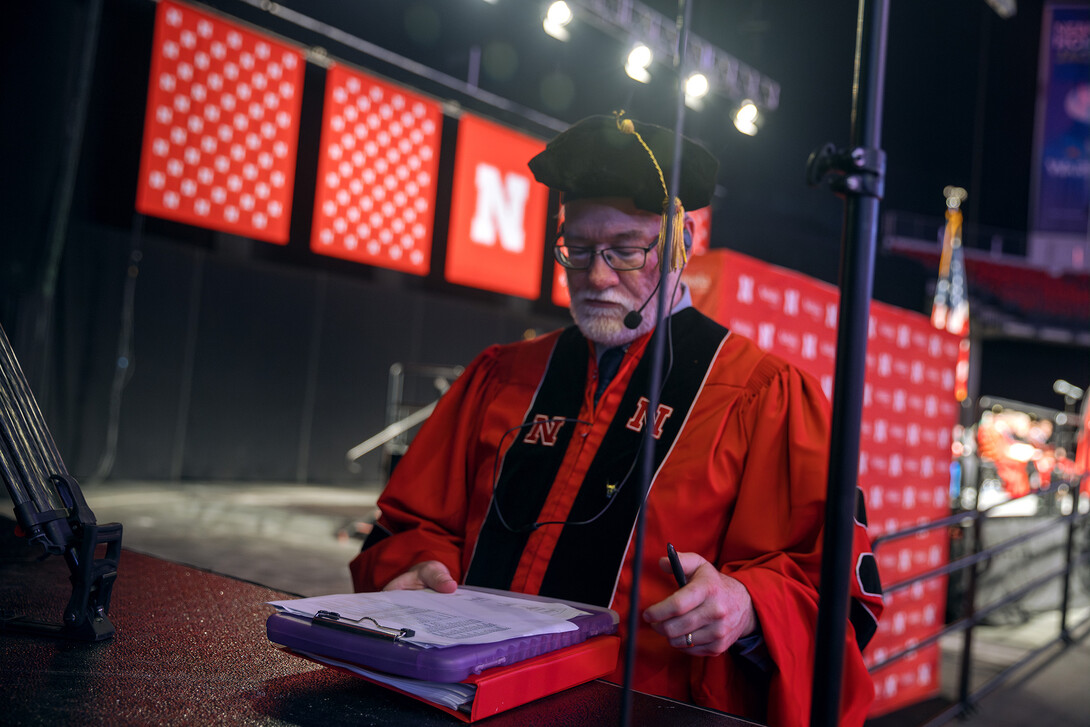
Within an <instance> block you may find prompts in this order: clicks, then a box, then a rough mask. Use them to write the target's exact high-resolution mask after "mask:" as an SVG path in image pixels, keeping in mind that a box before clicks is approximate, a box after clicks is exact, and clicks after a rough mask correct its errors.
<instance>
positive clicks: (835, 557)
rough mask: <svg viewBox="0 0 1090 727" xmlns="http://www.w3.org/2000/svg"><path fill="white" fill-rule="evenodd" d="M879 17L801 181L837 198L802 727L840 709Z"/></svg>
mask: <svg viewBox="0 0 1090 727" xmlns="http://www.w3.org/2000/svg"><path fill="white" fill-rule="evenodd" d="M888 14H889V0H878V2H868V1H867V0H860V1H859V20H858V23H857V34H856V56H855V83H854V88H855V92H854V99H853V104H852V141H851V149H850V150H849V151H841V150H837V149H836V148H835V147H833V146H832V145H826V146H825V147H823V148H822V149H820V150H818V151H817V152H815V153H814V154H812V155H811V156H810V160H809V162H808V165H807V175H806V176H807V180H808V181H809V182H810V184H812V185H815V184H818V183H819V182H823V181H824V182H827V183H828V184H829V186H830V187H831V188H832V189H833V191H835V192H837V193H838V194H841V195H843V196H844V197H845V199H846V203H845V210H844V236H843V244H842V250H841V259H840V316H839V320H838V324H837V348H836V375H835V379H834V383H833V397H832V398H833V401H832V404H833V418H832V438H831V442H830V445H829V479H828V498H827V500H826V505H825V522H826V527H825V536H824V549H823V551H822V559H821V600H820V602H819V605H818V622H817V643H816V653H815V658H814V680H813V702H812V704H811V708H810V725H811V727H818V726H819V725H829V726H830V727H832V726H834V725H836V724H838V722H839V714H840V692H841V682H842V679H843V673H842V672H843V670H844V643H845V635H846V632H847V620H848V600H849V596H848V594H849V586H850V578H851V575H852V563H851V554H852V528H853V527H854V524H853V513H854V512H855V498H856V487H857V482H858V479H859V438H860V430H861V422H860V420H861V417H862V412H863V377H864V373H865V371H866V352H867V325H868V319H869V317H870V300H871V292H872V288H873V283H874V249H875V240H876V238H877V235H878V202H879V199H880V198H881V196H882V194H883V189H884V174H885V154H884V152H882V150H881V149H880V148H879V146H880V144H881V127H882V89H883V81H884V77H885V65H886V18H887V16H888Z"/></svg>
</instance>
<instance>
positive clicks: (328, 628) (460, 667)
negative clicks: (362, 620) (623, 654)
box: [265, 586, 618, 682]
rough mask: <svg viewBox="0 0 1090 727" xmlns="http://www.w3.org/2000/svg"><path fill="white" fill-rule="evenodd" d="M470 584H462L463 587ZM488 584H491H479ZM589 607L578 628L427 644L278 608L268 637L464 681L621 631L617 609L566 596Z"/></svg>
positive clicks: (411, 673)
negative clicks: (487, 641)
mask: <svg viewBox="0 0 1090 727" xmlns="http://www.w3.org/2000/svg"><path fill="white" fill-rule="evenodd" d="M464 587H465V586H463V588H464ZM479 590H489V589H484V588H482V589H479ZM503 595H506V596H512V597H516V598H528V599H531V600H541V601H556V600H558V599H549V598H540V597H538V596H529V595H525V594H521V593H508V592H503ZM564 603H567V604H569V605H571V606H574V607H575V608H578V609H580V610H582V611H587V612H588V615H586V616H576V617H575V618H573V619H571V622H572V623H574V624H576V625H577V626H578V629H575V630H572V631H565V632H563V633H559V634H542V635H539V636H526V637H521V638H515V639H507V640H506V641H496V642H493V643H490V644H464V645H460V646H443V647H433V648H425V647H421V646H416V645H415V644H409V643H405V642H403V641H395V640H390V639H386V638H380V637H377V636H372V635H369V634H367V633H363V632H360V631H358V630H355V629H351V628H349V629H345V628H338V627H336V625H335V624H331V623H329V622H328V621H323V620H320V619H310V618H306V617H303V616H295V615H292V614H288V613H284V612H277V613H274V614H273V615H271V616H269V619H268V621H267V622H266V623H265V629H266V633H267V634H268V637H269V640H270V641H272V642H274V643H276V644H280V645H282V646H286V647H288V648H289V649H292V650H294V651H301V652H307V653H311V654H316V655H318V656H326V657H329V658H332V659H339V660H341V661H346V662H349V663H351V664H357V665H359V666H362V667H364V668H366V669H374V670H375V671H381V672H386V673H387V674H396V675H398V676H405V677H412V678H414V679H425V680H427V681H432V682H460V681H462V680H463V679H465V678H467V677H469V676H470V675H472V674H480V673H481V672H482V671H484V670H485V669H489V668H491V667H494V666H504V665H507V664H514V663H516V662H519V661H523V660H524V659H529V658H531V657H534V656H540V655H541V654H546V653H548V652H550V651H555V650H556V649H562V648H564V647H565V646H571V645H572V644H578V643H580V642H582V641H585V640H587V639H589V638H591V637H593V636H600V635H602V634H612V633H615V632H616V631H617V622H618V617H617V613H616V611H613V610H611V609H608V608H602V607H600V606H590V605H587V604H583V603H575V602H571V601H564Z"/></svg>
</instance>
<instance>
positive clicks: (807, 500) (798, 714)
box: [691, 359, 881, 727]
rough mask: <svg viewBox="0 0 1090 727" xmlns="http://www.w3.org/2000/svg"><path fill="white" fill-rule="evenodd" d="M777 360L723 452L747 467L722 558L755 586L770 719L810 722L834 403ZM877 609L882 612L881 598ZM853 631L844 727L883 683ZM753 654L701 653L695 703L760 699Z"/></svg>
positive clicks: (797, 724) (861, 542)
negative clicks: (749, 658)
mask: <svg viewBox="0 0 1090 727" xmlns="http://www.w3.org/2000/svg"><path fill="white" fill-rule="evenodd" d="M773 363H774V362H772V361H769V360H767V359H766V361H765V362H764V363H763V364H762V366H760V367H758V369H757V371H756V372H755V374H754V377H753V378H752V379H751V382H750V386H749V387H748V390H747V394H746V397H745V398H746V399H748V401H746V402H743V406H742V407H741V408H740V414H741V416H740V417H739V421H738V423H737V425H736V428H735V429H734V431H735V432H736V433H737V437H738V438H735V437H732V438H730V439H731V440H732V441H731V442H730V443H729V444H727V445H726V446H724V447H722V449H721V451H720V455H719V456H723V457H728V458H735V461H737V458H739V457H744V464H743V466H742V471H741V475H740V482H739V483H738V489H737V493H738V495H737V500H736V502H735V507H734V511H733V513H732V514H731V517H730V521H729V524H728V526H727V528H726V530H725V533H724V537H723V539H722V545H721V553H720V557H719V559H718V563H719V564H720V570H721V572H723V573H725V574H727V575H730V576H731V577H733V578H736V579H737V580H739V581H741V582H742V584H743V585H745V587H746V589H747V590H748V591H749V594H750V596H751V598H752V600H753V607H754V609H755V611H756V613H757V619H758V622H759V624H760V630H761V633H762V635H763V637H764V641H765V645H766V647H767V649H768V654H769V656H770V658H771V661H772V662H773V665H774V666H773V667H772V672H771V674H770V675H768V680H767V689H768V693H767V705H768V707H767V709H768V711H767V714H766V716H765V720H766V721H767V724H769V725H772V726H773V727H805V725H807V724H808V723H809V712H810V701H811V699H810V696H811V694H810V693H811V683H812V678H813V660H814V651H815V648H814V632H815V630H816V625H817V610H818V590H817V585H818V581H819V578H820V572H821V548H822V531H823V523H824V518H825V512H824V508H825V505H824V503H825V490H826V487H827V485H826V472H827V460H828V447H829V405H828V402H827V400H826V399H825V396H824V394H823V393H822V392H821V390H820V387H819V386H818V384H817V382H816V380H814V379H813V378H812V377H810V376H808V375H806V374H803V373H801V372H800V371H798V370H797V369H795V368H793V367H789V366H785V365H782V362H779V365H777V366H774V365H773ZM857 530H860V531H862V528H861V527H857ZM856 546H857V548H856V549H857V550H860V549H864V550H866V551H869V549H870V548H869V544H868V541H867V538H866V534H865V531H862V532H861V533H857V539H856ZM857 555H858V554H857ZM855 593H856V594H857V593H858V589H855ZM869 606H870V608H871V609H872V613H873V616H874V617H875V619H877V615H878V614H877V611H880V609H881V597H880V595H878V596H877V597H876V598H873V599H871V603H870V604H869ZM847 631H848V633H847V638H846V643H845V654H846V656H845V672H844V690H843V697H842V699H841V724H842V725H861V724H862V723H863V721H864V720H865V718H866V711H867V708H868V706H869V704H870V702H871V700H872V699H873V686H872V683H871V679H870V676H869V675H868V674H867V671H866V668H865V666H864V664H863V660H862V655H861V652H860V647H859V646H857V644H856V640H855V635H854V631H853V629H852V627H851V625H849V627H848V629H847ZM743 658H744V657H739V656H736V655H733V654H730V653H728V654H725V655H723V656H722V657H718V658H708V659H699V658H698V659H693V660H692V670H691V689H692V693H693V698H694V701H696V702H697V703H698V704H704V705H707V706H711V707H716V708H719V709H723V710H726V711H730V710H731V709H732V707H736V706H737V705H738V704H739V703H750V704H752V703H753V702H752V700H753V698H754V696H756V695H754V694H740V693H738V692H739V690H740V689H747V688H749V687H751V686H752V685H754V684H758V683H760V682H761V681H763V680H762V679H759V678H758V679H756V680H754V679H753V678H750V679H741V678H739V677H740V676H741V674H740V673H739V672H740V671H741V669H740V667H739V661H740V660H741V659H743ZM749 674H750V675H752V672H751V671H750V672H749ZM758 699H759V698H758Z"/></svg>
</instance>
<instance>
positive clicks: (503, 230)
mask: <svg viewBox="0 0 1090 727" xmlns="http://www.w3.org/2000/svg"><path fill="white" fill-rule="evenodd" d="M476 184H477V209H476V211H475V212H474V213H473V221H472V222H471V223H470V226H469V239H471V240H473V242H475V243H477V244H478V245H487V246H489V247H491V246H492V245H495V244H496V233H497V227H498V228H499V229H498V232H499V237H500V246H501V247H502V248H503V249H504V250H507V251H508V252H515V253H518V252H522V251H523V250H524V249H525V248H526V232H525V230H524V229H523V226H522V221H523V218H524V215H525V212H526V200H527V198H528V197H529V196H530V179H529V178H528V177H525V176H523V175H521V174H515V173H513V172H509V173H508V174H507V175H506V176H505V177H504V179H503V180H502V181H501V180H500V170H499V169H497V168H496V167H493V166H491V165H490V164H478V165H477V176H476Z"/></svg>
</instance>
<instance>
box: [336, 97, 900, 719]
mask: <svg viewBox="0 0 1090 727" xmlns="http://www.w3.org/2000/svg"><path fill="white" fill-rule="evenodd" d="M672 151H673V134H672V132H669V131H667V130H666V129H662V128H660V127H655V126H651V125H648V124H632V123H631V122H627V121H626V120H624V119H623V118H620V117H618V118H614V117H593V118H591V119H586V120H584V121H582V122H579V123H578V124H576V125H575V126H573V127H572V128H571V129H569V130H568V131H566V132H564V133H563V134H561V135H560V136H558V137H557V138H556V139H554V140H553V141H552V142H550V144H549V145H548V146H547V147H546V149H545V151H544V152H542V153H541V154H540V155H538V156H537V157H535V158H534V159H533V160H532V161H531V162H530V168H531V170H532V171H533V172H534V174H535V176H536V177H537V179H538V180H539V181H541V182H543V183H544V184H546V185H548V186H549V187H551V188H553V189H557V190H559V191H561V192H562V193H563V195H564V197H563V202H564V205H565V210H564V212H565V215H564V226H563V230H562V239H561V240H560V241H559V243H558V245H557V247H556V258H557V260H558V261H559V262H560V264H561V265H563V266H565V267H566V268H567V277H568V286H569V289H570V291H571V296H572V303H571V312H572V317H573V319H574V320H575V326H572V327H570V328H567V329H565V330H563V331H557V332H553V333H550V334H546V335H544V336H540V337H538V338H536V339H534V340H531V341H526V342H520V343H515V344H511V345H505V346H493V347H491V348H489V349H487V350H486V351H484V352H483V353H482V354H481V355H480V356H478V357H477V359H476V360H474V361H473V363H472V364H470V365H469V367H468V368H467V369H466V371H465V373H464V374H462V376H460V377H459V378H458V379H457V380H456V381H455V383H454V384H453V385H452V387H451V389H450V390H449V391H448V392H447V394H445V395H444V397H443V398H442V399H441V400H440V402H439V404H438V406H437V407H436V410H435V412H434V413H433V414H432V416H431V417H430V418H429V419H428V421H427V422H426V423H425V424H424V425H423V426H422V427H421V430H420V432H419V434H418V435H417V437H416V439H415V440H414V442H413V444H412V446H411V447H410V449H409V451H408V452H407V453H406V455H405V457H404V458H403V459H402V460H401V461H400V462H399V463H398V465H397V468H396V469H395V471H394V473H393V475H392V477H391V479H390V482H389V484H388V485H387V487H386V490H385V492H384V493H383V495H382V497H381V499H380V501H379V507H380V510H381V513H382V515H381V517H380V518H379V520H378V522H377V523H376V527H375V529H374V531H373V533H372V535H371V536H370V537H369V538H368V540H367V542H366V543H365V544H364V548H363V550H362V552H361V553H360V555H359V556H358V557H357V558H356V559H355V560H354V561H353V562H352V564H351V571H352V576H353V582H354V585H355V587H356V589H357V590H378V589H383V588H385V589H396V588H432V589H434V590H436V591H440V592H450V591H453V590H454V589H455V588H456V586H457V584H463V583H464V584H470V585H482V586H489V587H496V588H504V589H509V590H514V591H522V592H526V593H541V594H545V595H550V596H554V597H558V598H565V599H570V600H575V601H582V602H585V603H595V604H599V605H608V606H610V607H611V608H614V609H615V610H617V611H618V612H619V613H620V615H621V624H622V636H626V634H625V633H624V627H625V622H626V618H627V613H628V611H629V609H630V608H632V607H633V604H630V603H629V597H630V586H631V579H632V572H633V569H634V568H637V567H638V568H640V569H641V573H642V578H641V585H642V588H641V591H640V603H639V604H636V605H635V607H636V608H638V609H639V612H640V614H641V615H642V622H643V625H642V626H641V628H640V629H639V630H638V633H637V634H636V644H637V662H636V665H635V674H634V683H633V687H634V688H635V689H637V690H640V691H644V692H648V693H652V694H660V695H663V696H667V697H672V698H675V699H680V700H685V701H691V702H695V703H697V704H701V705H704V706H709V707H713V708H716V709H720V710H723V711H726V712H730V713H733V714H737V715H741V716H745V717H749V718H751V719H756V720H759V721H762V722H767V723H769V724H771V725H789V726H792V727H793V726H799V727H802V726H803V725H806V724H807V723H808V716H809V708H810V685H811V679H812V670H813V659H814V629H815V626H816V618H817V600H818V578H819V574H820V562H821V546H822V527H823V520H824V502H825V484H826V468H827V462H826V460H827V455H828V446H829V444H828V442H829V407H828V403H827V401H826V400H825V397H824V396H823V394H822V392H821V389H820V386H819V385H818V383H817V382H816V381H815V380H814V379H813V378H812V377H811V376H809V375H807V374H805V373H803V372H802V371H800V370H799V369H796V368H794V367H792V366H790V365H788V364H787V363H785V362H784V361H783V360H781V359H779V358H776V357H775V356H772V355H770V354H766V353H764V352H762V351H761V350H759V349H758V348H757V347H756V346H755V345H754V344H753V343H752V342H751V341H749V340H747V339H745V338H743V337H741V336H738V335H735V334H733V333H731V332H730V331H728V330H727V329H725V328H723V327H721V326H719V325H718V324H716V323H715V322H713V321H712V320H710V319H708V318H706V317H705V316H703V315H701V314H700V313H699V312H697V311H696V310H695V309H694V308H692V307H691V303H690V298H689V294H688V290H687V289H686V288H685V286H684V285H683V284H682V283H681V282H680V277H681V267H683V264H684V254H683V252H682V253H681V259H678V260H673V259H671V260H669V261H666V264H668V265H669V268H670V270H669V274H668V275H667V277H666V283H665V285H661V286H660V285H659V265H660V263H662V262H663V261H662V259H661V257H660V256H661V255H662V251H663V249H664V242H665V238H666V236H667V235H670V234H675V238H674V239H675V241H676V242H677V243H678V244H677V245H676V247H677V248H682V245H681V242H682V240H685V241H686V242H687V241H688V239H690V237H691V233H692V227H693V223H692V220H691V218H689V217H687V216H685V213H684V210H683V209H680V208H681V207H684V208H689V209H696V208H699V207H703V206H705V205H707V204H708V203H709V202H710V199H711V194H712V190H713V188H714V183H715V175H716V169H717V162H716V160H715V159H714V157H712V156H711V155H710V154H709V153H708V152H707V151H706V150H704V149H703V148H702V147H700V146H699V145H697V144H695V143H693V142H690V141H688V140H685V144H684V148H683V155H682V170H681V185H680V190H679V194H678V197H679V199H678V200H677V202H678V207H679V212H678V217H677V219H678V221H679V222H681V221H682V220H683V221H684V222H683V228H682V226H681V225H680V224H679V226H678V229H677V232H676V233H672V232H671V229H670V227H669V225H667V224H665V222H666V221H665V220H664V217H665V216H666V214H665V213H664V212H663V210H664V209H668V206H664V198H665V196H666V192H665V183H664V181H663V180H664V177H663V172H668V170H669V169H670V165H671V163H672ZM660 295H666V296H667V305H666V308H667V311H668V313H672V315H669V317H668V318H666V319H665V321H664V323H663V324H662V325H661V326H659V328H658V329H657V330H656V327H655V320H654V319H655V316H654V315H652V314H649V313H644V311H655V310H656V306H657V301H658V296H660ZM634 312H635V313H634ZM653 335H664V336H666V344H667V347H668V352H667V356H666V361H665V363H664V365H663V366H664V376H663V378H662V380H661V384H660V391H659V397H658V400H659V405H658V407H657V409H656V411H655V412H653V413H652V412H650V411H648V408H649V407H648V397H647V392H648V387H649V385H650V376H651V368H652V366H651V358H652V357H651V356H649V355H646V354H647V352H648V351H649V350H650V341H651V338H652V336H653ZM647 426H650V427H651V428H652V434H653V441H654V474H653V479H652V481H651V483H650V489H649V492H648V495H647V499H646V502H645V503H644V505H643V506H644V507H645V508H646V510H645V512H646V540H645V547H644V555H643V561H642V562H640V563H633V562H632V561H633V552H632V547H631V546H632V536H633V528H634V523H635V519H636V514H637V512H638V509H639V507H640V506H641V503H640V482H639V481H638V480H639V477H638V475H637V474H636V471H637V469H638V460H639V459H640V450H641V448H642V446H643V444H642V443H643V441H644V437H643V428H644V427H647ZM861 498H862V496H861V495H860V507H859V513H858V516H857V523H856V546H857V547H856V558H855V560H854V563H855V568H856V576H857V577H856V578H855V579H854V586H853V596H854V598H853V602H852V608H851V624H850V626H851V627H850V628H848V636H847V643H846V644H845V650H846V659H845V672H844V674H845V678H844V689H843V696H842V699H841V704H842V718H843V719H842V723H843V724H846V725H860V724H862V722H863V720H864V718H865V717H866V711H867V707H868V705H869V703H870V701H871V699H872V697H873V688H872V685H871V681H870V677H869V675H868V674H867V672H866V669H865V667H864V665H863V661H862V657H861V654H860V650H861V648H862V646H863V644H865V643H866V641H867V640H868V639H869V638H870V636H871V635H872V634H873V633H874V631H875V628H876V624H877V618H878V615H879V613H880V611H881V587H880V585H879V582H878V573H877V568H876V565H875V560H874V556H873V555H872V554H871V553H870V552H869V550H870V548H869V543H868V541H867V538H866V531H865V526H866V519H865V515H864V513H863V508H862V499H861ZM667 543H673V544H675V545H676V546H677V549H678V551H680V557H681V565H682V567H683V569H684V571H685V574H686V576H687V579H688V584H687V585H685V586H684V587H682V588H680V589H679V588H678V586H677V584H676V582H675V580H674V578H673V576H672V575H671V574H670V570H669V568H668V566H667V564H666V558H664V557H662V555H663V554H664V553H665V551H666V544H667ZM622 675H623V665H620V666H618V669H617V671H616V673H615V674H614V675H613V676H612V678H613V679H614V680H616V681H621V680H622Z"/></svg>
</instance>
